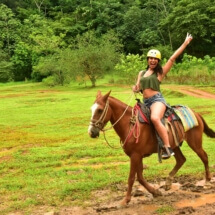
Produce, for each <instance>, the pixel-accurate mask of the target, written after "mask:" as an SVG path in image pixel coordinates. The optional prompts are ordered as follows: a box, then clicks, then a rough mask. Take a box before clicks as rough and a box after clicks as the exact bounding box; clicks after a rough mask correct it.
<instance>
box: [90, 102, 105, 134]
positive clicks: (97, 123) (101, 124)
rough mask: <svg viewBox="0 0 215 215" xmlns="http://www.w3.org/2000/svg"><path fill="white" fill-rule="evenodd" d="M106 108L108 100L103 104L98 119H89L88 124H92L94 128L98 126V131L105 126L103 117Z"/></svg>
mask: <svg viewBox="0 0 215 215" xmlns="http://www.w3.org/2000/svg"><path fill="white" fill-rule="evenodd" d="M108 108H109V101H108V100H107V102H106V104H105V108H104V110H103V111H102V114H101V116H100V117H99V119H98V120H95V119H91V121H90V125H91V126H93V127H95V128H98V129H99V130H100V131H103V128H104V126H105V123H104V119H105V117H106V115H107V112H108Z"/></svg>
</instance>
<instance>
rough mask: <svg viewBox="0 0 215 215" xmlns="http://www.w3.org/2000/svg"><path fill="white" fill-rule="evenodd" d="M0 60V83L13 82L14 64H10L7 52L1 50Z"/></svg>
mask: <svg viewBox="0 0 215 215" xmlns="http://www.w3.org/2000/svg"><path fill="white" fill-rule="evenodd" d="M0 59H1V60H0V82H7V81H12V80H13V74H12V68H13V64H12V63H11V62H10V57H9V56H8V54H7V53H6V52H4V51H3V50H0Z"/></svg>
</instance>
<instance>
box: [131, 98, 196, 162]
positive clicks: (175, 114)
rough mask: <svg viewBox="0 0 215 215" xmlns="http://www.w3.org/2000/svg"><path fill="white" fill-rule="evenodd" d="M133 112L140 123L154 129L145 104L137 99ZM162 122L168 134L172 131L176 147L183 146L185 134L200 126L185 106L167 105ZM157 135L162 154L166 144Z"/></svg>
mask: <svg viewBox="0 0 215 215" xmlns="http://www.w3.org/2000/svg"><path fill="white" fill-rule="evenodd" d="M133 112H134V114H135V115H136V116H137V118H138V121H139V122H140V123H147V124H150V125H151V126H152V127H154V126H153V124H152V122H151V120H150V109H149V108H148V107H146V106H145V104H143V103H142V102H141V101H140V100H139V99H137V103H136V105H135V106H134V108H133ZM161 122H162V123H163V124H164V126H165V127H166V128H167V131H168V133H170V130H171V134H172V136H171V138H173V140H174V143H175V146H181V145H182V143H183V140H184V134H185V132H186V131H188V130H189V129H191V128H193V127H195V126H197V125H198V121H197V119H196V117H195V115H194V113H193V111H192V110H191V109H190V108H189V107H187V106H183V105H175V106H170V105H167V108H166V111H165V114H164V117H163V118H162V120H161ZM155 133H156V138H157V142H158V147H159V152H160V150H161V149H162V148H163V147H164V144H163V141H162V139H161V138H160V136H159V135H158V133H157V132H156V131H155ZM159 160H160V159H159Z"/></svg>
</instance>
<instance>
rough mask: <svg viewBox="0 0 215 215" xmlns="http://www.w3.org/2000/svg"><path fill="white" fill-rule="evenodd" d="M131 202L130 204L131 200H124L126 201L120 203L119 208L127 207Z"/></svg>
mask: <svg viewBox="0 0 215 215" xmlns="http://www.w3.org/2000/svg"><path fill="white" fill-rule="evenodd" d="M129 202H130V200H128V199H126V198H124V199H123V200H122V201H121V202H120V205H119V208H123V207H126V206H127V205H128V203H129Z"/></svg>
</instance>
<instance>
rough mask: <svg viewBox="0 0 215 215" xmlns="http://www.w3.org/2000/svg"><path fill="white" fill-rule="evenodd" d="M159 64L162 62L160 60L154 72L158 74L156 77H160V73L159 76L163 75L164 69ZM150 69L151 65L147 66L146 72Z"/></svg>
mask: <svg viewBox="0 0 215 215" xmlns="http://www.w3.org/2000/svg"><path fill="white" fill-rule="evenodd" d="M147 62H148V58H147ZM159 62H160V60H158V64H157V66H156V67H155V68H154V72H155V73H156V75H158V73H159V74H161V75H162V74H163V68H162V66H161V65H160V64H159ZM148 68H149V65H148V66H147V68H146V70H148Z"/></svg>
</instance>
